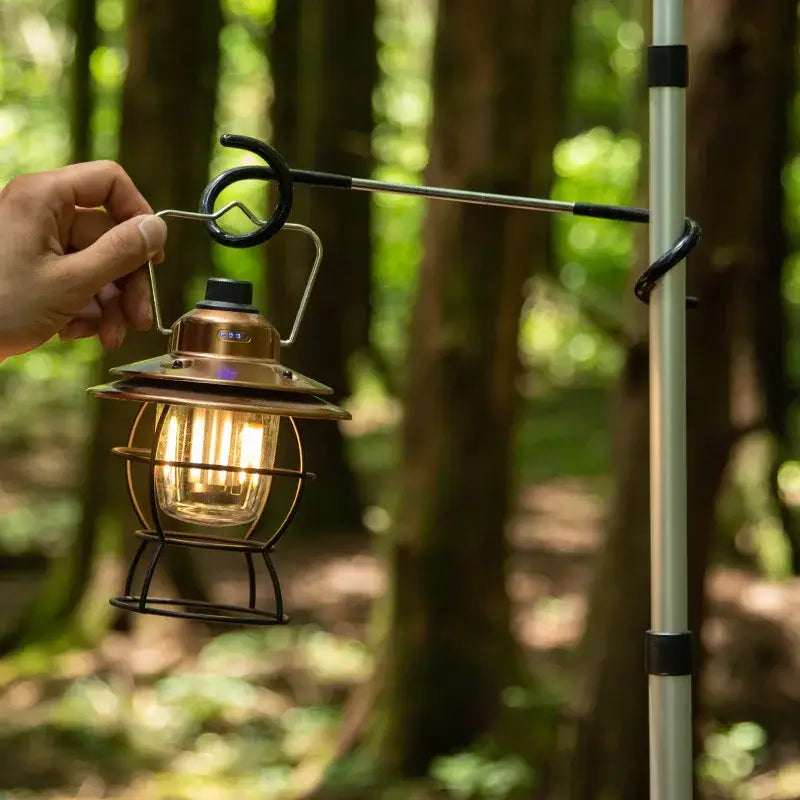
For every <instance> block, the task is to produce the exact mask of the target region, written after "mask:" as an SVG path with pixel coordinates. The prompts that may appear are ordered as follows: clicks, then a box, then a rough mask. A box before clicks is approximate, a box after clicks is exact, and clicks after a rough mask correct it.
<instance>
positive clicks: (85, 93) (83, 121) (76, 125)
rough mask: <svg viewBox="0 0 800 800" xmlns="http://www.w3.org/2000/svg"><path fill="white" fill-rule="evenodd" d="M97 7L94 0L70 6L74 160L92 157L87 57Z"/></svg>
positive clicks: (76, 0) (94, 42)
mask: <svg viewBox="0 0 800 800" xmlns="http://www.w3.org/2000/svg"><path fill="white" fill-rule="evenodd" d="M96 9H97V0H72V4H71V9H70V12H71V17H72V19H71V22H72V30H73V34H74V36H75V50H74V57H73V65H72V104H71V119H70V129H71V134H72V162H73V163H78V162H80V161H89V160H90V159H91V157H92V115H93V113H94V91H93V87H92V73H91V70H90V60H91V57H92V53H93V52H94V49H95V47H97V20H96V19H95V12H96Z"/></svg>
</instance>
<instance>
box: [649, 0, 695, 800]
mask: <svg viewBox="0 0 800 800" xmlns="http://www.w3.org/2000/svg"><path fill="white" fill-rule="evenodd" d="M683 24H684V20H683V0H653V44H654V45H675V44H681V43H682V42H683ZM685 175H686V90H685V88H683V87H676V86H657V87H652V88H651V89H650V254H651V257H652V258H651V261H652V260H655V258H657V257H658V256H660V255H661V254H662V253H663V252H665V251H666V250H667V249H668V248H669V247H670V246H671V245H672V243H673V242H674V241H675V239H676V238H677V237H678V236H679V234H680V232H681V230H682V227H683V220H684V215H685V204H686V203H685V200H686V181H685ZM685 309H686V279H685V265H684V264H680V265H678V266H677V267H676V268H674V269H673V270H671V271H670V272H669V273H668V274H667V275H665V276H664V278H663V279H662V280H661V281H660V282H659V284H658V285H657V287H656V288H655V290H654V291H653V295H652V299H651V302H650V498H651V499H650V517H651V519H650V525H651V531H650V547H651V553H650V569H651V628H652V631H654V632H655V633H656V634H658V633H666V634H680V633H685V632H686V631H687V627H688V608H687V607H688V581H687V550H686V325H685ZM691 681H692V679H691V675H663V674H658V675H654V674H651V675H650V676H649V702H650V797H651V800H690V798H691V796H692V715H691V691H692V684H691Z"/></svg>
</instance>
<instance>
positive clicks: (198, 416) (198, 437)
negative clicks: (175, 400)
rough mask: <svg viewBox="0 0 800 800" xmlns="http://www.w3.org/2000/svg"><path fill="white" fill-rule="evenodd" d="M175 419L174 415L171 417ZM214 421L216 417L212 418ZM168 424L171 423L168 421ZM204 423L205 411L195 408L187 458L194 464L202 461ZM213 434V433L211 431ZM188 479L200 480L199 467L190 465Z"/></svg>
mask: <svg viewBox="0 0 800 800" xmlns="http://www.w3.org/2000/svg"><path fill="white" fill-rule="evenodd" d="M173 419H175V417H173ZM214 422H215V423H216V419H215V420H214ZM170 424H172V423H171V422H170ZM205 425H206V412H205V411H204V410H203V409H197V410H195V412H194V421H193V422H192V446H191V453H190V456H189V460H190V461H192V462H193V463H195V464H199V463H201V462H202V461H203V443H204V439H205V436H204V434H205ZM212 436H213V433H212ZM189 480H191V481H195V482H199V481H200V469H199V468H197V467H192V468H191V469H190V470H189Z"/></svg>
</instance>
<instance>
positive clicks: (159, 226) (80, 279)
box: [61, 214, 167, 294]
mask: <svg viewBox="0 0 800 800" xmlns="http://www.w3.org/2000/svg"><path fill="white" fill-rule="evenodd" d="M166 240H167V226H166V223H165V222H164V220H163V219H161V218H160V217H156V216H154V215H153V214H145V215H143V216H139V217H133V219H129V220H126V221H125V222H122V223H120V224H119V225H115V226H114V227H113V228H112V229H111V230H110V231H107V232H106V233H104V234H103V235H102V236H101V237H100V238H99V239H98V240H97V241H96V242H94V244H91V245H89V247H86V248H84V249H83V250H79V251H78V252H77V253H71V254H70V255H67V256H64V257H63V258H62V259H61V266H62V268H63V269H64V270H65V271H66V272H67V274H68V275H69V276H70V277H72V278H73V279H74V281H75V283H77V284H79V285H81V286H83V287H84V288H86V289H88V290H91V292H92V293H93V294H94V293H95V292H96V291H97V290H98V289H100V287H101V286H104V285H105V284H107V283H111V282H112V281H115V280H117V279H118V278H122V277H123V276H125V275H127V274H129V273H131V272H134V271H135V270H137V269H138V268H139V267H141V266H142V264H144V263H145V262H146V261H147V260H148V259H151V258H153V257H154V256H156V255H157V254H158V253H160V252H161V250H162V249H163V248H164V243H165V242H166Z"/></svg>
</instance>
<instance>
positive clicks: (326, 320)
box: [267, 0, 377, 531]
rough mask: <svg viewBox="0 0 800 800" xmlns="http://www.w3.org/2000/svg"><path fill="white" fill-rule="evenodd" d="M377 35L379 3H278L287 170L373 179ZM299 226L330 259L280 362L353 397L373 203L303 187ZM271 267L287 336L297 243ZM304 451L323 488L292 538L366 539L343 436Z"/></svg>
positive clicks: (290, 238)
mask: <svg viewBox="0 0 800 800" xmlns="http://www.w3.org/2000/svg"><path fill="white" fill-rule="evenodd" d="M374 26H375V0H338V2H336V3H330V2H325V0H306V1H305V2H303V3H298V2H296V1H295V0H278V3H277V7H276V14H275V26H274V33H273V37H272V43H271V53H270V59H271V64H272V73H273V81H274V85H275V101H274V104H273V109H272V118H273V126H274V136H273V140H274V142H275V145H276V147H277V148H278V150H280V151H281V152H282V153H283V154H284V155H285V156H286V157H287V159H288V161H289V163H290V164H291V165H294V166H298V167H302V166H306V167H311V168H318V169H323V170H330V171H331V172H339V173H344V174H348V175H357V176H362V177H363V176H369V175H370V173H371V171H372V164H373V159H372V153H371V137H372V92H373V90H374V87H375V83H376V80H377V61H376V52H377V47H376V38H375V31H374ZM292 218H293V219H295V220H297V221H300V222H303V223H306V224H308V225H310V226H311V227H312V228H314V229H315V230H316V231H317V232H318V233H319V235H320V237H321V238H322V241H323V244H324V247H325V257H324V260H323V266H322V269H321V271H320V275H319V278H318V280H317V285H316V286H315V288H314V292H313V294H312V296H311V302H310V304H309V307H308V313H307V315H306V318H305V321H304V323H303V328H302V333H301V335H300V338H299V339H298V340H297V343H296V344H295V345H294V346H293V347H292V348H291V350H289V351H288V352H287V353H286V356H285V359H286V361H287V362H288V363H290V364H291V365H292V366H293V367H295V368H296V369H298V370H299V371H300V372H303V373H305V374H308V375H310V376H312V377H314V378H316V379H318V380H321V381H322V382H323V383H325V384H328V385H329V386H332V387H333V388H334V389H335V390H336V393H337V396H338V397H340V398H341V397H346V396H347V395H348V394H349V393H350V389H351V383H350V379H349V372H348V361H349V359H350V358H351V356H352V355H353V354H354V353H356V352H358V351H359V350H361V349H362V348H364V347H365V346H366V345H367V343H368V341H369V326H370V302H371V301H370V295H371V292H370V261H371V247H370V234H371V231H370V200H369V197H368V196H367V195H362V194H360V193H357V192H356V193H342V192H336V191H330V190H324V189H317V190H312V191H310V192H309V190H308V189H305V188H303V187H302V186H298V187H297V189H296V191H295V212H294V213H293V215H292ZM267 259H268V265H269V266H268V271H267V274H268V285H269V308H270V314H271V319H272V320H273V321H274V322H275V324H276V325H277V327H278V329H279V330H280V331H281V332H282V333H283V334H284V335H287V334H288V332H289V329H290V327H291V324H292V320H293V318H294V313H295V310H296V309H297V306H298V303H299V300H300V295H301V294H302V291H303V288H304V287H305V283H306V279H307V277H308V268H309V267H310V265H311V252H310V250H309V247H308V244H307V243H306V242H305V241H304V240H303V239H302V237H300V236H299V235H298V234H292V233H287V234H285V235H282V236H279V237H277V239H276V240H275V241H274V243H272V244H271V245H270V246H269V248H268V249H267ZM303 444H304V447H305V450H306V455H307V459H308V463H309V464H310V465H311V469H313V470H314V471H315V472H318V473H319V475H320V476H321V477H320V480H319V481H317V482H316V483H315V484H314V485H313V486H311V487H309V489H308V496H307V497H306V501H305V502H304V503H303V504H301V506H300V508H299V510H298V513H297V516H296V517H295V520H294V522H293V528H294V529H296V530H297V529H299V530H308V531H313V530H315V529H318V528H319V527H324V529H325V530H326V531H330V530H331V529H342V530H353V529H360V528H361V510H362V504H361V499H360V496H359V491H358V486H357V484H356V479H355V475H354V473H353V470H352V469H351V467H350V465H349V463H348V460H347V454H346V449H345V443H344V440H343V438H342V435H341V432H340V430H339V428H338V426H336V425H309V426H307V428H305V429H304V431H303Z"/></svg>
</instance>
